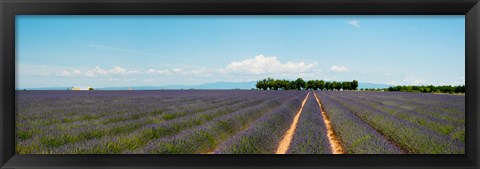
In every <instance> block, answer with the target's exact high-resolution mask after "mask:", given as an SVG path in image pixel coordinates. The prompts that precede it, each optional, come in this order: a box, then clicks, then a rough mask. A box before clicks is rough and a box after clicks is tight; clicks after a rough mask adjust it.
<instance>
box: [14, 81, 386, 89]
mask: <svg viewBox="0 0 480 169" xmlns="http://www.w3.org/2000/svg"><path fill="white" fill-rule="evenodd" d="M256 83H257V82H256V81H250V82H214V83H205V84H200V85H167V86H126V87H103V88H95V87H94V89H95V90H129V89H133V90H174V89H224V90H225V89H252V88H255V84H256ZM390 86H391V85H387V84H375V83H358V89H361V88H387V87H390ZM68 88H70V87H44V88H25V89H27V90H67V89H68ZM17 90H23V88H22V89H17Z"/></svg>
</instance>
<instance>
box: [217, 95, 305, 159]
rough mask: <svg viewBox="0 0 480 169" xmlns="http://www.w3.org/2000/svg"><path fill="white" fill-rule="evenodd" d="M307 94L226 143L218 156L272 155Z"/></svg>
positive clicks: (278, 109) (293, 100) (258, 121)
mask: <svg viewBox="0 0 480 169" xmlns="http://www.w3.org/2000/svg"><path fill="white" fill-rule="evenodd" d="M306 95H307V92H303V93H301V94H300V95H297V96H296V97H294V98H292V99H291V100H290V101H288V102H286V103H284V104H282V105H281V106H280V107H279V108H277V109H275V110H274V111H270V112H268V113H266V114H265V115H263V116H262V117H260V118H259V119H257V120H256V121H255V122H254V123H252V125H250V127H249V128H248V129H246V130H245V131H242V132H240V133H238V134H236V135H235V136H233V137H232V138H230V139H229V140H227V141H226V142H224V143H223V144H222V145H221V146H220V147H219V148H218V149H217V150H216V151H215V153H218V154H272V153H275V151H276V148H277V146H278V143H279V142H280V140H281V139H282V137H283V134H284V133H285V132H286V131H287V130H288V128H289V126H290V124H291V122H292V121H293V118H294V116H295V114H296V113H297V111H298V110H299V109H300V107H301V104H302V101H303V99H304V98H305V97H306Z"/></svg>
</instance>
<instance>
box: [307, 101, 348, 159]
mask: <svg viewBox="0 0 480 169" xmlns="http://www.w3.org/2000/svg"><path fill="white" fill-rule="evenodd" d="M313 95H315V99H316V100H317V103H318V106H320V111H322V116H323V121H324V122H325V126H326V127H327V137H328V140H329V142H330V147H331V148H332V153H333V154H345V151H344V150H343V147H342V143H341V142H340V139H338V137H337V135H336V134H335V131H334V130H333V126H332V121H330V119H329V118H328V116H327V114H326V113H325V112H324V111H323V109H322V104H321V103H320V100H319V99H318V97H317V94H315V92H313Z"/></svg>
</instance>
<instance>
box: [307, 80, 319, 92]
mask: <svg viewBox="0 0 480 169" xmlns="http://www.w3.org/2000/svg"><path fill="white" fill-rule="evenodd" d="M305 88H306V89H307V90H309V89H313V90H317V87H316V86H315V80H309V81H307V85H306V87H305Z"/></svg>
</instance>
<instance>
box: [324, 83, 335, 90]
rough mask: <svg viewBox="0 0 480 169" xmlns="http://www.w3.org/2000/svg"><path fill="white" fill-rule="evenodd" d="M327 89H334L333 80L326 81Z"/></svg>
mask: <svg viewBox="0 0 480 169" xmlns="http://www.w3.org/2000/svg"><path fill="white" fill-rule="evenodd" d="M325 89H326V90H332V89H333V87H332V82H325Z"/></svg>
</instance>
